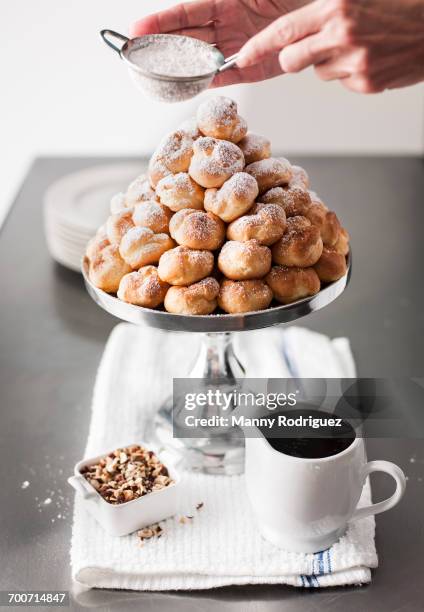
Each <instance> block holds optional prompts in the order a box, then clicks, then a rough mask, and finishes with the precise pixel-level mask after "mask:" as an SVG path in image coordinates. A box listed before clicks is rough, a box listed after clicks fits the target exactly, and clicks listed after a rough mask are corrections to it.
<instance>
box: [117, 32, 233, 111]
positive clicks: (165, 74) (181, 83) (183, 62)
mask: <svg viewBox="0 0 424 612" xmlns="http://www.w3.org/2000/svg"><path fill="white" fill-rule="evenodd" d="M128 60H129V62H130V74H131V76H132V78H133V80H134V82H135V83H136V85H138V86H139V87H140V88H141V89H142V90H143V91H144V92H146V93H147V94H148V95H149V96H150V97H151V98H153V99H155V100H160V101H162V102H179V101H182V100H188V99H189V98H193V97H194V96H196V95H197V94H199V93H200V92H202V91H203V90H204V89H207V87H208V86H209V85H210V83H211V81H212V79H213V77H214V75H215V73H216V71H217V69H218V68H219V66H220V64H221V62H222V55H221V54H220V53H219V51H218V50H217V49H216V48H215V47H212V46H211V45H208V44H207V43H205V42H203V41H201V40H198V39H195V38H189V37H185V36H176V35H169V34H152V35H147V36H143V38H142V43H141V46H140V45H139V46H135V45H133V46H132V47H131V48H130V52H129V55H128Z"/></svg>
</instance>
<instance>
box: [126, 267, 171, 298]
mask: <svg viewBox="0 0 424 612" xmlns="http://www.w3.org/2000/svg"><path fill="white" fill-rule="evenodd" d="M168 289H169V285H168V283H166V282H164V281H163V280H162V279H161V278H159V275H158V271H157V268H155V266H144V267H143V268H140V270H138V271H136V272H130V273H129V274H125V276H123V277H122V278H121V282H120V283H119V288H118V297H119V299H120V300H122V301H123V302H128V304H135V305H136V306H143V307H144V308H156V307H157V306H160V304H163V301H164V299H165V295H166V292H167V291H168Z"/></svg>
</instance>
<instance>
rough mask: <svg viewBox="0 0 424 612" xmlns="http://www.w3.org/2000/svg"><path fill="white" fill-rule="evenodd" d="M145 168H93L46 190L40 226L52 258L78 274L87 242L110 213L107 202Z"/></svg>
mask: <svg viewBox="0 0 424 612" xmlns="http://www.w3.org/2000/svg"><path fill="white" fill-rule="evenodd" d="M143 170H145V168H144V167H143V166H142V165H141V164H135V163H132V164H129V163H126V164H123V163H122V164H108V165H103V166H93V167H91V168H86V169H84V170H81V171H80V172H75V173H73V174H68V175H66V176H64V177H62V178H61V179H59V180H58V181H56V182H55V183H53V184H52V185H51V186H50V187H49V189H48V190H47V191H46V194H45V198H44V227H45V233H46V239H47V246H48V248H49V251H50V254H51V255H52V257H53V259H55V260H56V261H58V262H59V263H60V264H62V265H64V266H66V267H67V268H70V269H71V270H75V271H77V272H79V271H80V268H81V259H82V257H83V255H84V252H85V247H86V245H87V242H88V241H89V240H90V238H91V237H92V236H94V234H95V233H96V231H97V229H98V228H99V227H100V226H101V225H102V224H103V223H104V222H105V221H106V219H107V217H108V215H109V214H110V200H111V198H112V196H113V195H115V194H116V193H118V192H119V191H123V192H125V191H126V189H127V187H128V185H129V183H131V181H132V180H134V178H135V177H136V176H138V175H139V174H141V173H142V172H143Z"/></svg>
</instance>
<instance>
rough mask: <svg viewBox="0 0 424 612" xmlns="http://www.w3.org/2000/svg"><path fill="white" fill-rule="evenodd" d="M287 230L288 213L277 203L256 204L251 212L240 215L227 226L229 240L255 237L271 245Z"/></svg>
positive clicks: (244, 239) (262, 242)
mask: <svg viewBox="0 0 424 612" xmlns="http://www.w3.org/2000/svg"><path fill="white" fill-rule="evenodd" d="M285 230H286V214H285V212H284V210H283V209H282V208H281V206H278V205H277V204H256V205H255V206H254V207H253V208H252V210H251V211H250V212H249V214H247V215H244V216H243V217H239V218H238V219H236V220H235V221H233V222H232V223H230V225H229V226H228V228H227V238H228V240H237V241H239V242H245V241H246V240H252V239H253V238H254V239H255V240H257V241H258V242H260V244H264V245H266V246H270V245H271V244H274V242H277V240H279V239H280V238H281V237H282V236H283V235H284V232H285Z"/></svg>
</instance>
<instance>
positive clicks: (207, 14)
mask: <svg viewBox="0 0 424 612" xmlns="http://www.w3.org/2000/svg"><path fill="white" fill-rule="evenodd" d="M214 13H215V2H214V0H197V1H196V2H186V3H183V4H177V5H176V6H173V7H171V8H170V9H167V10H165V11H160V12H159V13H154V14H153V15H148V16H147V17H144V18H143V19H139V20H138V21H136V22H135V23H133V24H132V25H131V27H130V36H131V37H133V38H134V37H136V36H143V35H144V34H160V33H165V32H173V31H175V30H182V29H185V28H191V27H195V26H202V25H205V24H207V23H208V22H209V21H212V20H213V18H214Z"/></svg>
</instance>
